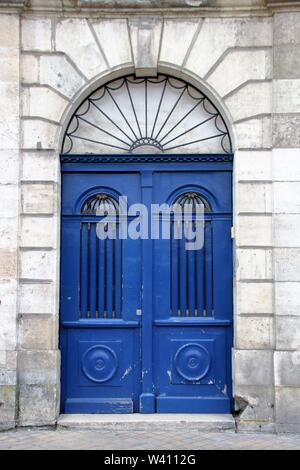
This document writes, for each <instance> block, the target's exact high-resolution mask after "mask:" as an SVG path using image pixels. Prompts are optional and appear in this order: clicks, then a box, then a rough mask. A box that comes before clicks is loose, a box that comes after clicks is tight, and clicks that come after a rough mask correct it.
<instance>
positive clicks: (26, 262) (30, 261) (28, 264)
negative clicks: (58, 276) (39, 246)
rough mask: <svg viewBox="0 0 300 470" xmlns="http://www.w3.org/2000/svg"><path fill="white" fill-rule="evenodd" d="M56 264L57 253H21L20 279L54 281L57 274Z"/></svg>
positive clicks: (30, 251) (37, 251)
mask: <svg viewBox="0 0 300 470" xmlns="http://www.w3.org/2000/svg"><path fill="white" fill-rule="evenodd" d="M55 263H56V253H55V251H52V250H51V251H44V250H28V251H27V250H26V251H21V253H20V277H21V278H22V279H36V280H53V279H54V276H55V272H56V270H55Z"/></svg>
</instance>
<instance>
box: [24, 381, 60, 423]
mask: <svg viewBox="0 0 300 470" xmlns="http://www.w3.org/2000/svg"><path fill="white" fill-rule="evenodd" d="M19 400H20V402H19V407H20V410H19V425H20V426H48V425H49V426H51V425H54V424H55V422H56V419H57V417H58V403H59V392H58V390H57V387H56V386H55V385H21V386H20V397H19Z"/></svg>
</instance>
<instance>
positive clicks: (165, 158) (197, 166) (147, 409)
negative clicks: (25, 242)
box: [59, 154, 234, 413]
mask: <svg viewBox="0 0 300 470" xmlns="http://www.w3.org/2000/svg"><path fill="white" fill-rule="evenodd" d="M60 161H61V173H62V174H63V173H74V172H76V173H82V172H83V173H95V172H97V173H106V172H110V173H113V172H116V173H120V172H122V173H126V172H138V173H140V175H141V190H142V202H143V203H145V204H146V205H148V204H149V202H150V203H151V200H152V175H153V173H154V172H155V171H158V168H159V170H160V171H170V172H172V171H174V172H175V171H177V172H178V171H180V167H181V166H182V170H183V171H190V172H192V171H197V172H199V171H206V172H207V171H211V172H217V171H218V172H222V171H226V172H228V171H230V172H231V173H232V171H233V154H166V155H162V154H106V155H101V154H99V155H95V154H93V155H90V154H62V155H61V156H60ZM231 189H232V186H231ZM231 196H232V194H231ZM232 207H233V206H232ZM61 217H62V214H61ZM62 227H63V225H62V224H61V233H62ZM152 252H153V241H152V240H151V238H148V239H146V240H142V257H143V269H144V270H145V267H147V270H148V273H149V272H150V273H151V274H150V278H149V275H148V279H147V289H145V291H144V295H143V301H142V311H143V315H142V318H141V335H142V337H141V368H142V370H147V371H148V373H147V374H146V378H145V380H143V381H142V390H141V395H140V410H139V412H140V413H154V412H155V395H154V393H153V383H154V379H153V364H152V357H153V344H152V336H153V335H150V334H149V331H152V330H153V316H152V313H153V309H152V301H153V298H152V297H153V296H152V293H153V280H152V278H153V273H152V263H153V259H152V258H153V257H152ZM232 265H233V259H232ZM142 279H143V271H142ZM142 283H143V282H142ZM60 288H61V280H60ZM231 296H232V298H233V279H232V291H231ZM60 297H61V296H60ZM59 316H60V327H59V348H60V350H62V348H63V347H65V345H64V335H62V324H61V319H62V315H61V308H60V315H59ZM227 324H228V322H227ZM228 326H229V325H228ZM233 326H234V325H233V312H232V316H231V323H230V327H231V334H229V335H228V338H229V339H228V341H229V342H230V344H229V345H228V348H229V351H230V358H228V384H229V388H230V390H229V394H228V395H229V396H230V400H231V408H232V411H233V397H232V359H231V348H232V347H233ZM63 367H66V364H63V361H61V406H62V404H63V403H64V399H65V386H64V376H63V374H62V369H63Z"/></svg>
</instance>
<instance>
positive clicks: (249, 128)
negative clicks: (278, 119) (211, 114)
mask: <svg viewBox="0 0 300 470" xmlns="http://www.w3.org/2000/svg"><path fill="white" fill-rule="evenodd" d="M235 131H236V145H237V148H238V149H250V148H251V149H253V150H257V149H267V148H271V147H272V121H271V118H270V117H269V116H264V117H260V118H253V119H249V120H247V121H241V122H239V123H237V124H236V125H235Z"/></svg>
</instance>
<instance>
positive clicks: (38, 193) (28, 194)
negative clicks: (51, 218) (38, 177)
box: [21, 183, 55, 214]
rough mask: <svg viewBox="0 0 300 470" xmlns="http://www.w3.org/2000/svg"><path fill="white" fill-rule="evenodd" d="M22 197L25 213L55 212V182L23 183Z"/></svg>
mask: <svg viewBox="0 0 300 470" xmlns="http://www.w3.org/2000/svg"><path fill="white" fill-rule="evenodd" d="M21 198H22V211H23V213H24V214H53V212H54V204H55V201H54V198H55V194H54V187H53V184H45V183H34V184H28V183H27V184H23V185H22V195H21Z"/></svg>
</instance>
